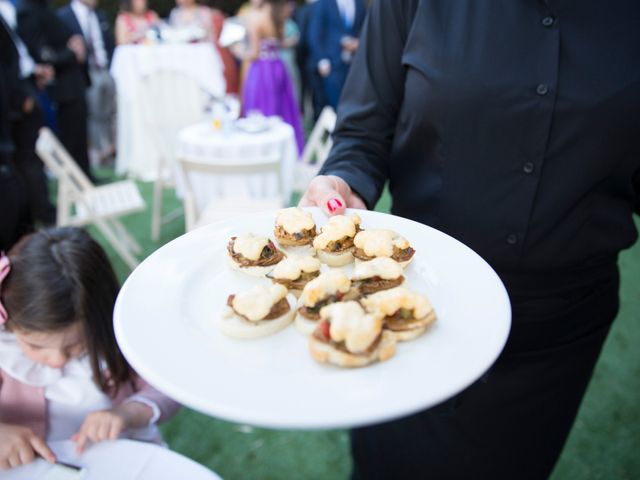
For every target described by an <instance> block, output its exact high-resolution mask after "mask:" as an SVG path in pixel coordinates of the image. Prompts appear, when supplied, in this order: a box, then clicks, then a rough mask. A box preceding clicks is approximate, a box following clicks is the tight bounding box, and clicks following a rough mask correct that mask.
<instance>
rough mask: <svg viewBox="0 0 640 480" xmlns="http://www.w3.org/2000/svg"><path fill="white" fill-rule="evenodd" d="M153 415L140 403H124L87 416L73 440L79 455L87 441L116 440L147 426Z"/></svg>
mask: <svg viewBox="0 0 640 480" xmlns="http://www.w3.org/2000/svg"><path fill="white" fill-rule="evenodd" d="M152 415H153V411H152V410H151V407H149V406H147V405H145V404H143V403H139V402H129V403H124V404H122V405H118V406H117V407H115V408H112V409H111V410H101V411H98V412H93V413H90V414H89V415H87V418H85V419H84V423H83V424H82V426H81V427H80V431H79V432H78V433H76V434H75V435H74V436H73V437H71V440H73V441H74V442H76V447H77V450H78V453H82V452H84V449H85V447H86V445H87V441H91V442H94V443H95V442H102V441H105V440H115V439H117V438H118V437H119V436H120V434H121V433H122V432H124V431H125V430H128V429H130V428H139V427H143V426H146V425H147V424H148V423H149V420H150V419H151V416H152Z"/></svg>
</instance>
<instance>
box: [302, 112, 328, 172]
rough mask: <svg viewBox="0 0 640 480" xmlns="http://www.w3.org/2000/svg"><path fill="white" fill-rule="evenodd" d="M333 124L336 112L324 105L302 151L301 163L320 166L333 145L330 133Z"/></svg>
mask: <svg viewBox="0 0 640 480" xmlns="http://www.w3.org/2000/svg"><path fill="white" fill-rule="evenodd" d="M335 126H336V112H335V111H334V110H333V108H331V107H324V109H323V110H322V113H320V117H318V121H317V122H316V124H315V126H314V127H313V130H312V131H311V135H309V140H307V144H306V145H305V147H304V151H303V152H302V158H301V159H300V161H301V162H302V163H305V164H312V163H315V164H316V166H317V167H318V168H320V166H322V164H323V163H324V161H325V160H326V159H327V157H328V156H329V151H330V150H331V147H332V145H333V141H332V139H331V134H332V133H333V130H334V128H335Z"/></svg>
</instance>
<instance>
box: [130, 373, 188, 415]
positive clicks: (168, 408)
mask: <svg viewBox="0 0 640 480" xmlns="http://www.w3.org/2000/svg"><path fill="white" fill-rule="evenodd" d="M135 388H136V393H134V394H133V395H132V396H130V397H129V398H127V399H126V400H125V401H124V402H123V405H126V404H127V403H133V402H135V403H138V402H140V403H142V404H145V405H147V406H148V407H150V408H151V409H152V410H153V415H152V417H151V420H150V422H149V423H162V422H165V421H167V420H169V419H170V418H171V417H173V416H174V415H175V414H176V412H177V411H178V410H179V409H180V404H179V403H178V402H176V401H175V400H173V399H171V398H169V397H168V396H166V395H165V394H164V393H160V392H159V391H158V390H156V389H155V388H153V387H152V386H151V385H149V384H148V383H147V382H146V381H145V380H143V379H142V378H141V377H139V376H138V377H136V380H135Z"/></svg>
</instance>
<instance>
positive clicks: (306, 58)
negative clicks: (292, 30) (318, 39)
mask: <svg viewBox="0 0 640 480" xmlns="http://www.w3.org/2000/svg"><path fill="white" fill-rule="evenodd" d="M317 5H318V2H317V0H307V3H306V5H303V6H301V7H298V8H296V11H295V12H294V14H293V20H294V21H295V22H296V24H297V25H298V29H299V30H300V41H299V42H298V45H297V46H296V62H297V64H298V69H299V71H300V76H301V84H302V94H301V95H300V103H301V105H300V107H301V110H302V111H303V112H305V109H306V103H307V99H308V98H310V101H311V102H310V103H311V105H312V109H313V112H312V114H313V120H314V122H315V121H316V120H317V119H318V117H319V116H320V112H321V111H322V109H323V108H324V107H325V105H326V104H327V103H326V101H325V98H324V83H323V80H322V77H321V76H320V74H319V73H318V65H317V63H316V61H315V59H314V57H313V56H312V55H311V49H312V48H313V43H314V42H313V39H312V38H310V36H309V30H310V28H309V26H310V24H311V19H312V18H313V16H314V14H315V11H316V7H317ZM305 113H306V112H305Z"/></svg>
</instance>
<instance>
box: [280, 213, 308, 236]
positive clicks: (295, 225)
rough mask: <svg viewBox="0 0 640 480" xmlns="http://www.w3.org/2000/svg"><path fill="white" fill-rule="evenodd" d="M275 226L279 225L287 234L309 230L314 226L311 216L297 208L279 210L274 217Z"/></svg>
mask: <svg viewBox="0 0 640 480" xmlns="http://www.w3.org/2000/svg"><path fill="white" fill-rule="evenodd" d="M276 225H280V226H281V227H282V228H283V229H284V231H285V232H287V233H291V234H294V233H298V232H301V231H303V230H311V229H312V228H313V227H315V226H316V222H314V221H313V215H311V213H310V212H307V211H306V210H303V209H301V208H298V207H291V208H285V209H284V210H280V211H279V212H278V215H277V216H276Z"/></svg>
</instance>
